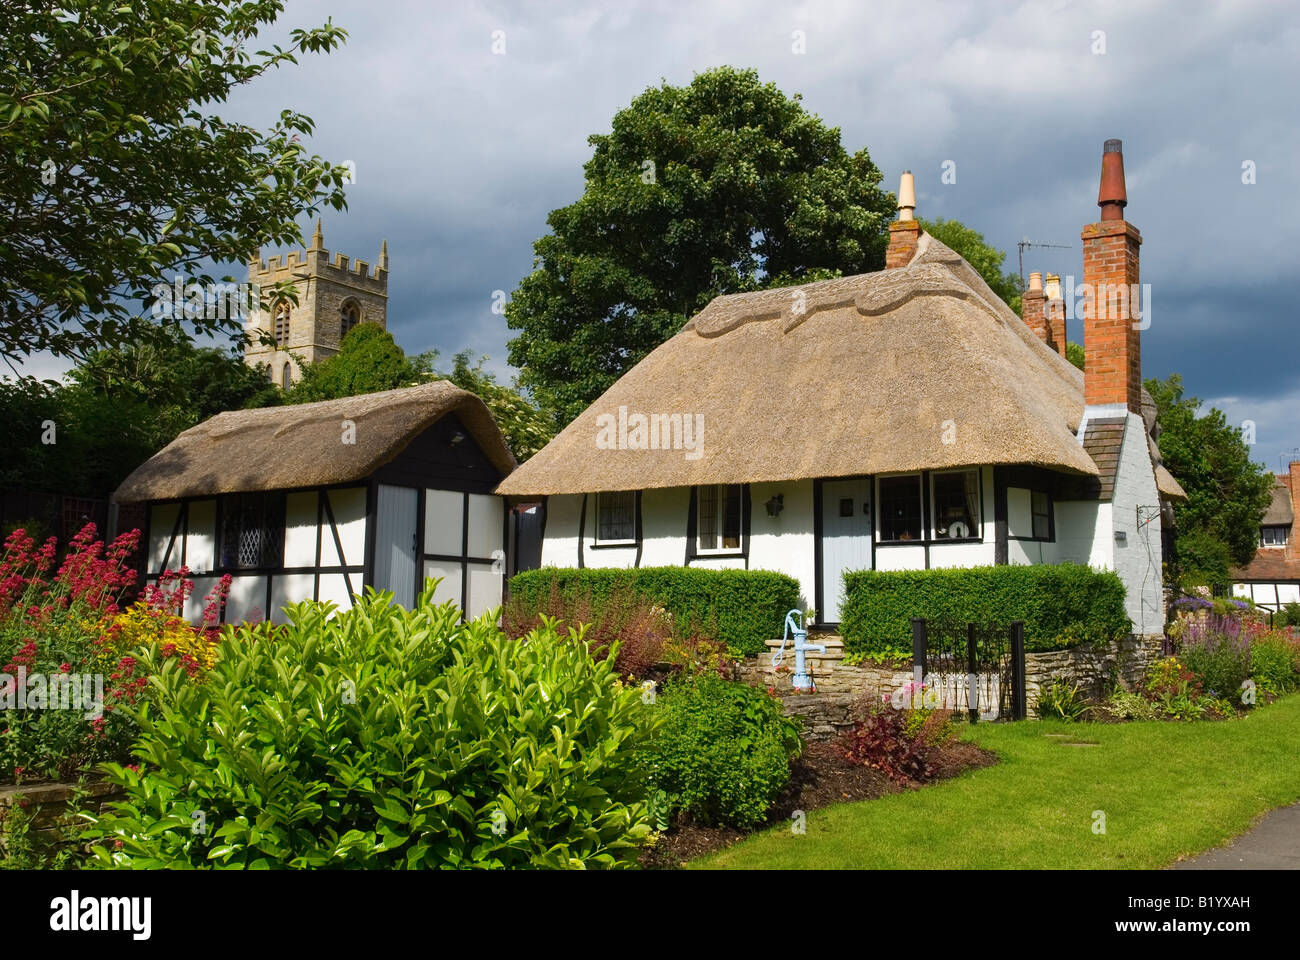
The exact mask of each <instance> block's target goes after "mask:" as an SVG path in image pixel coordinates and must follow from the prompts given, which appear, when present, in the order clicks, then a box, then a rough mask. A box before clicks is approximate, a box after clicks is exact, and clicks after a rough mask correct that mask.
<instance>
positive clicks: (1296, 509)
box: [1287, 460, 1300, 516]
mask: <svg viewBox="0 0 1300 960" xmlns="http://www.w3.org/2000/svg"><path fill="white" fill-rule="evenodd" d="M1287 474H1288V478H1289V479H1290V481H1291V510H1292V512H1293V513H1295V514H1296V515H1297V516H1300V460H1292V461H1291V463H1290V464H1289V465H1288V466H1287Z"/></svg>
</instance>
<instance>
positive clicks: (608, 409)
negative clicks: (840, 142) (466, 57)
mask: <svg viewBox="0 0 1300 960" xmlns="http://www.w3.org/2000/svg"><path fill="white" fill-rule="evenodd" d="M1098 203H1099V206H1100V207H1101V219H1100V221H1099V222H1097V223H1093V224H1090V225H1088V226H1087V227H1085V228H1084V230H1083V248H1084V274H1083V280H1084V286H1081V287H1080V288H1079V289H1080V290H1081V291H1083V292H1085V293H1086V291H1091V290H1094V289H1095V290H1096V292H1097V293H1098V294H1099V295H1098V296H1096V297H1095V298H1093V297H1091V296H1088V297H1086V298H1085V297H1081V302H1080V307H1081V314H1082V316H1083V319H1084V331H1083V332H1084V346H1085V350H1086V353H1087V362H1086V366H1087V373H1086V374H1085V373H1084V372H1082V371H1080V370H1078V369H1077V368H1076V367H1074V366H1073V365H1071V364H1070V363H1069V362H1068V361H1067V360H1066V359H1065V356H1064V354H1065V346H1066V339H1065V330H1064V326H1065V313H1066V310H1065V307H1066V304H1064V303H1063V302H1062V300H1061V298H1060V295H1059V289H1058V285H1056V284H1054V283H1049V284H1048V286H1047V289H1044V288H1043V285H1042V284H1041V282H1040V278H1038V277H1035V278H1034V282H1033V283H1032V284H1031V289H1030V290H1029V291H1027V292H1026V295H1025V298H1024V303H1025V306H1024V316H1023V317H1021V316H1016V314H1015V313H1014V312H1013V311H1012V310H1010V309H1009V308H1008V307H1007V306H1006V304H1005V303H1003V302H1002V301H1001V300H1000V299H999V298H998V297H997V296H996V295H995V294H994V293H993V292H992V290H990V289H989V287H988V285H987V284H986V283H985V282H984V281H983V279H981V277H980V276H979V274H978V273H977V272H976V271H975V270H974V269H973V268H972V267H971V266H970V265H969V264H968V263H966V262H965V261H964V260H963V259H962V258H961V257H960V256H958V255H957V254H956V253H954V252H953V251H952V250H950V249H948V248H947V247H946V246H944V245H943V244H942V243H940V242H938V241H937V240H935V239H934V238H933V237H931V236H929V235H927V234H926V233H925V232H924V231H922V230H921V229H920V226H919V224H918V223H917V221H916V220H915V219H914V216H913V210H914V207H915V199H914V188H913V186H912V183H911V176H910V174H905V175H904V178H903V184H902V188H901V189H900V191H899V219H898V221H897V222H896V223H894V224H892V225H891V227H890V245H889V251H888V255H887V258H886V269H884V270H883V271H880V272H877V273H870V274H863V275H861V276H852V277H845V278H841V279H836V280H829V281H825V282H819V283H808V284H805V285H801V286H797V287H785V288H780V289H773V290H766V291H762V292H759V293H746V294H737V295H733V296H723V297H718V298H717V299H715V300H713V301H712V302H711V303H709V304H708V306H706V307H705V308H704V309H703V310H702V311H701V312H700V313H698V314H697V315H696V316H694V317H693V318H691V320H690V321H689V322H688V323H686V325H685V326H684V327H683V328H682V329H681V331H680V332H679V333H677V334H676V335H675V336H673V337H672V338H671V339H670V340H668V341H667V342H666V343H664V344H662V345H661V346H659V347H658V348H657V349H656V350H654V351H653V352H652V353H650V355H649V356H647V357H646V358H645V359H644V360H642V361H641V362H640V363H638V364H637V365H636V366H635V367H634V368H633V369H632V370H630V371H629V372H628V373H627V374H625V375H624V376H623V377H622V378H621V379H620V380H618V382H617V383H615V384H614V385H613V386H612V387H611V388H610V389H609V390H608V391H606V393H605V394H604V395H603V396H601V397H600V399H599V400H597V401H596V402H595V403H594V404H592V406H591V407H590V408H589V409H588V410H586V411H585V412H584V413H583V414H582V415H581V416H579V417H578V418H577V419H576V420H575V421H574V422H573V423H571V424H569V426H568V427H566V428H565V429H564V431H563V432H561V433H560V434H559V436H557V437H556V438H555V439H554V440H553V441H552V442H551V443H550V444H549V445H548V446H547V447H546V448H545V449H543V450H542V451H541V452H540V453H538V454H537V455H536V456H534V457H533V458H532V459H531V460H529V461H528V462H526V463H525V464H523V465H522V466H521V467H520V468H519V469H518V470H516V471H515V472H514V473H512V474H511V475H510V476H509V477H507V478H506V479H505V480H504V481H503V482H502V484H501V485H500V486H499V487H498V488H497V490H498V492H499V493H501V494H504V495H506V496H509V497H512V498H518V499H521V500H526V499H529V498H545V503H546V520H545V531H544V539H543V545H542V558H541V559H542V563H543V564H544V565H556V566H578V567H629V566H653V565H665V564H688V565H692V566H707V567H715V568H716V567H745V568H762V569H769V570H778V571H782V572H785V573H788V574H790V575H792V576H794V577H796V578H797V579H798V580H799V582H800V583H801V584H802V585H803V590H804V600H805V601H806V603H807V604H808V605H809V606H811V607H814V608H816V610H817V611H819V617H818V619H819V620H820V621H821V622H823V623H829V624H834V623H836V622H838V620H839V604H840V600H841V597H840V588H841V583H842V580H841V575H842V574H843V573H844V572H845V571H848V570H855V569H865V568H872V569H879V570H903V569H923V568H931V567H954V566H973V565H984V564H1008V563H1057V562H1062V561H1075V562H1079V563H1086V564H1091V565H1093V566H1095V567H1101V568H1107V569H1112V570H1115V571H1117V572H1118V574H1119V575H1120V577H1121V578H1122V579H1123V581H1124V583H1125V585H1126V586H1127V589H1128V612H1129V616H1130V617H1131V619H1132V621H1133V624H1134V629H1135V631H1136V632H1138V633H1142V634H1152V633H1159V632H1160V631H1161V629H1162V627H1163V623H1164V615H1163V601H1162V583H1161V547H1162V536H1161V534H1162V529H1163V528H1164V527H1165V525H1166V524H1168V523H1169V521H1170V518H1171V516H1172V513H1171V511H1168V510H1164V509H1162V505H1164V504H1166V503H1167V501H1168V500H1169V499H1170V498H1174V497H1179V496H1182V495H1183V494H1182V490H1181V488H1180V487H1179V486H1178V484H1177V482H1176V481H1175V480H1174V478H1173V477H1171V476H1170V475H1169V473H1168V472H1167V471H1166V470H1165V469H1164V468H1163V467H1162V466H1161V465H1160V461H1159V454H1158V451H1157V448H1156V445H1155V442H1154V435H1155V433H1156V431H1157V429H1158V428H1157V425H1156V420H1155V408H1154V405H1153V404H1152V403H1151V401H1150V398H1149V397H1148V396H1147V395H1146V394H1145V392H1144V391H1143V389H1142V380H1141V359H1140V337H1141V332H1140V327H1141V326H1143V324H1142V323H1141V322H1140V318H1139V317H1138V316H1137V314H1138V309H1137V307H1138V297H1137V296H1136V294H1137V293H1138V290H1137V286H1136V285H1137V284H1138V247H1139V245H1140V243H1141V236H1140V234H1139V233H1138V231H1137V229H1136V228H1135V227H1133V226H1132V225H1130V224H1128V223H1127V222H1126V221H1125V220H1124V218H1123V208H1124V206H1125V205H1126V203H1127V198H1126V196H1125V188H1124V175H1123V157H1122V153H1121V152H1120V146H1119V141H1108V142H1107V144H1106V149H1105V152H1104V155H1103V164H1102V183H1101V191H1100V195H1099V200H1098ZM1049 280H1051V278H1049ZM1099 284H1106V285H1107V287H1105V288H1100V289H1097V285H1099ZM1120 285H1122V291H1121V290H1119V289H1117V288H1120ZM1130 290H1132V292H1133V293H1134V294H1135V296H1133V297H1132V298H1130V297H1129V296H1128V294H1129V292H1130ZM1120 292H1122V293H1123V294H1124V296H1122V297H1121V296H1119V293H1120Z"/></svg>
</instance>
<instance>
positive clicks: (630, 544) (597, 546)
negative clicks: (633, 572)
mask: <svg viewBox="0 0 1300 960" xmlns="http://www.w3.org/2000/svg"><path fill="white" fill-rule="evenodd" d="M635 547H636V541H635V540H606V541H604V542H603V543H595V542H592V543H589V544H587V549H588V550H630V549H634V548H635Z"/></svg>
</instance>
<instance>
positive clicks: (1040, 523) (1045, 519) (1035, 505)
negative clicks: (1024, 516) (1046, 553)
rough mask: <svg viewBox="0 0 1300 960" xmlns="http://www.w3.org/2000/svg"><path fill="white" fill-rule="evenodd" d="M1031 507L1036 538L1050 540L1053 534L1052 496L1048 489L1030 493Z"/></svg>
mask: <svg viewBox="0 0 1300 960" xmlns="http://www.w3.org/2000/svg"><path fill="white" fill-rule="evenodd" d="M1029 509H1030V512H1031V513H1032V514H1033V525H1034V539H1035V540H1048V539H1051V536H1052V498H1051V497H1050V496H1048V494H1047V491H1046V490H1033V491H1030V494H1029Z"/></svg>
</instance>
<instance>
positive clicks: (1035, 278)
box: [1029, 273, 1043, 293]
mask: <svg viewBox="0 0 1300 960" xmlns="http://www.w3.org/2000/svg"><path fill="white" fill-rule="evenodd" d="M1042 289H1043V275H1042V274H1041V273H1031V274H1030V275H1029V290H1030V292H1031V293H1041V292H1042Z"/></svg>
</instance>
